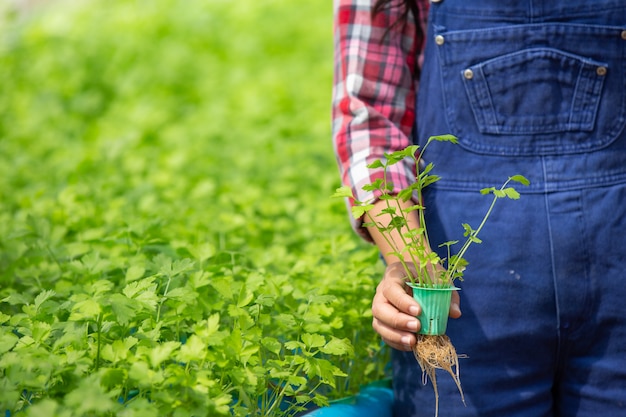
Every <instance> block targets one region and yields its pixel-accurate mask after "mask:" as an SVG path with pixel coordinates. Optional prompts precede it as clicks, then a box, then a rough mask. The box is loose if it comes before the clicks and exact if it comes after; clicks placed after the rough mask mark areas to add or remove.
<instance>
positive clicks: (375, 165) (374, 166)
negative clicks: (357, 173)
mask: <svg viewBox="0 0 626 417" xmlns="http://www.w3.org/2000/svg"><path fill="white" fill-rule="evenodd" d="M384 167H385V165H384V164H383V162H382V161H381V160H380V159H377V160H376V161H374V162H372V163H371V164H368V165H367V168H369V169H377V168H384Z"/></svg>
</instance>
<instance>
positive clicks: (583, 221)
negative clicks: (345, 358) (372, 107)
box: [393, 0, 626, 417]
mask: <svg viewBox="0 0 626 417" xmlns="http://www.w3.org/2000/svg"><path fill="white" fill-rule="evenodd" d="M624 30H626V2H624V1H615V0H611V1H607V0H597V1H593V2H589V1H586V0H559V1H552V2H546V1H512V0H503V1H496V0H483V1H479V0H472V1H467V0H442V1H440V2H437V3H433V4H432V5H431V15H430V23H429V32H428V41H427V47H426V59H425V66H424V69H423V73H422V83H421V88H420V92H419V96H418V114H419V116H418V121H417V130H416V131H417V137H418V138H419V141H420V142H421V143H423V141H424V140H425V139H426V138H428V137H429V136H431V135H435V134H445V133H452V134H455V135H456V136H458V137H459V140H460V146H458V145H457V146H454V145H450V144H443V143H441V144H440V143H434V144H432V145H430V147H429V151H428V152H427V154H426V156H425V159H426V160H427V161H428V162H433V163H434V164H435V173H436V174H437V175H440V176H441V177H442V180H441V181H440V182H438V183H436V184H434V185H432V186H431V187H430V189H429V190H427V192H426V193H425V203H426V207H427V225H428V231H429V235H430V237H431V240H432V241H433V242H434V243H435V244H436V243H438V242H445V241H448V240H460V239H462V234H463V228H462V226H461V225H462V223H466V222H467V223H470V224H472V225H473V226H475V227H476V226H477V225H478V223H479V222H480V220H481V219H482V216H483V214H484V213H485V211H486V210H487V208H488V206H489V203H490V199H489V197H485V196H481V195H480V194H479V193H478V190H479V189H481V188H483V187H490V186H498V185H500V184H502V182H504V181H505V180H506V179H507V178H508V177H509V176H511V175H514V174H523V175H525V176H526V177H527V178H529V179H530V180H531V182H532V184H531V186H530V187H521V186H519V187H517V188H518V189H519V191H521V192H522V198H521V199H520V200H519V201H510V200H504V201H500V202H499V203H498V205H497V206H496V209H495V210H494V212H493V214H492V217H491V218H490V219H489V222H488V223H487V226H486V227H485V229H483V231H482V232H481V235H480V237H481V239H482V240H483V243H482V244H480V245H475V246H473V247H472V248H470V250H469V252H468V256H467V258H468V260H469V262H470V264H469V266H468V268H467V271H466V275H465V281H464V282H462V283H459V286H460V287H461V288H462V290H461V291H460V295H461V309H462V311H463V316H462V317H461V318H460V319H458V320H451V321H450V323H449V325H448V331H447V333H448V335H449V336H450V338H451V339H452V342H453V343H454V344H455V346H456V348H457V350H458V352H459V353H461V354H467V355H468V358H467V359H461V381H462V383H463V387H464V390H465V394H466V402H467V406H464V405H463V403H462V402H461V400H460V397H459V395H458V393H457V390H456V387H455V386H454V384H453V382H452V380H451V378H450V377H449V376H447V375H446V374H444V373H439V374H438V375H439V378H438V381H437V382H438V387H439V393H440V415H441V416H446V417H449V416H481V417H489V416H494V417H495V416H498V417H500V416H507V417H516V416H519V417H535V416H537V417H543V416H546V417H548V416H562V417H591V416H598V415H606V416H626V318H625V314H626V283H625V282H624V281H625V280H626V268H625V267H624V264H625V261H626V233H624V230H626V133H625V132H624V124H625V123H626V68H625V63H626V60H625V54H626V39H625V38H626V32H623V31H624ZM622 33H624V35H622ZM468 70H469V71H468ZM441 255H442V256H445V254H443V253H442V254H441ZM393 364H394V390H395V404H394V413H395V414H394V415H395V416H398V417H399V416H432V415H433V411H434V394H433V391H432V386H431V384H430V383H429V384H428V385H427V386H423V385H422V383H421V373H420V369H419V367H418V366H417V364H416V362H415V359H414V358H413V356H412V354H410V353H409V354H406V353H400V352H394V354H393Z"/></svg>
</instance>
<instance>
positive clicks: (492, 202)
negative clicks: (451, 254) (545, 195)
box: [446, 178, 511, 279]
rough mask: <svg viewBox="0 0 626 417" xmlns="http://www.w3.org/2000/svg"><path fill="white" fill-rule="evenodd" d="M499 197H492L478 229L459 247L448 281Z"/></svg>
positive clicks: (505, 183)
mask: <svg viewBox="0 0 626 417" xmlns="http://www.w3.org/2000/svg"><path fill="white" fill-rule="evenodd" d="M510 181H511V179H510V178H509V179H508V180H506V181H505V182H504V184H502V186H501V187H500V190H499V191H502V190H504V188H505V187H506V186H507V185H508V184H509V182H510ZM499 198H500V197H498V196H497V195H496V194H495V193H494V195H493V200H492V201H491V204H490V205H489V209H488V210H487V212H486V213H485V215H484V216H483V219H482V221H481V222H480V225H479V226H478V228H477V229H476V230H473V231H472V232H471V233H470V235H469V236H468V238H467V239H466V240H465V243H463V246H462V247H461V250H460V251H459V253H458V254H457V257H456V260H455V262H454V264H452V265H451V266H450V268H449V269H448V271H447V274H446V275H447V276H448V279H451V278H452V277H453V276H454V273H455V272H456V269H457V268H458V264H459V261H460V259H462V258H463V256H464V255H465V252H467V249H468V248H469V247H470V245H471V244H472V243H473V242H474V241H473V239H474V238H476V237H477V236H478V233H480V231H481V230H482V228H483V226H485V223H487V219H488V218H489V216H490V215H491V212H492V211H493V208H494V206H495V205H496V201H498V199H499Z"/></svg>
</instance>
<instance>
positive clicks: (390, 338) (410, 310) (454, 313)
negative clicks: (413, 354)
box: [372, 262, 461, 351]
mask: <svg viewBox="0 0 626 417" xmlns="http://www.w3.org/2000/svg"><path fill="white" fill-rule="evenodd" d="M405 277H406V272H405V271H404V268H403V267H402V264H401V263H400V262H396V263H392V264H390V265H389V266H387V269H386V270H385V275H384V276H383V279H382V281H381V282H380V284H378V287H377V288H376V295H374V300H373V302H372V314H373V315H374V319H373V321H372V327H373V328H374V330H375V331H376V332H377V333H378V334H379V335H380V336H381V337H382V339H383V341H384V342H385V343H387V344H388V345H389V346H391V347H392V348H394V349H398V350H404V351H410V350H411V349H412V347H413V346H414V345H415V343H417V338H416V336H415V333H416V332H417V331H419V329H420V323H419V320H418V319H417V316H418V315H419V314H420V313H421V308H420V306H419V304H418V303H417V301H415V300H414V299H413V295H412V291H411V287H409V286H408V285H406V282H405ZM450 317H452V318H455V319H456V318H459V317H461V309H460V307H459V294H458V292H457V291H454V292H453V293H452V303H451V304H450Z"/></svg>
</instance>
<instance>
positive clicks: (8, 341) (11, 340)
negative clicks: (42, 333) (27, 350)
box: [0, 327, 19, 355]
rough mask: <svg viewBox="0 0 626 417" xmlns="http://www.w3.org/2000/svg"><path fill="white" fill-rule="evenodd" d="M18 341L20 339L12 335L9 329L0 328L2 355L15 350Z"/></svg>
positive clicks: (0, 351)
mask: <svg viewBox="0 0 626 417" xmlns="http://www.w3.org/2000/svg"><path fill="white" fill-rule="evenodd" d="M18 340H19V337H17V336H16V335H14V334H13V333H11V332H10V331H9V330H8V329H5V327H0V355H2V354H4V353H6V352H8V351H9V350H11V349H13V347H14V346H15V345H16V344H17V341H18Z"/></svg>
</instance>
